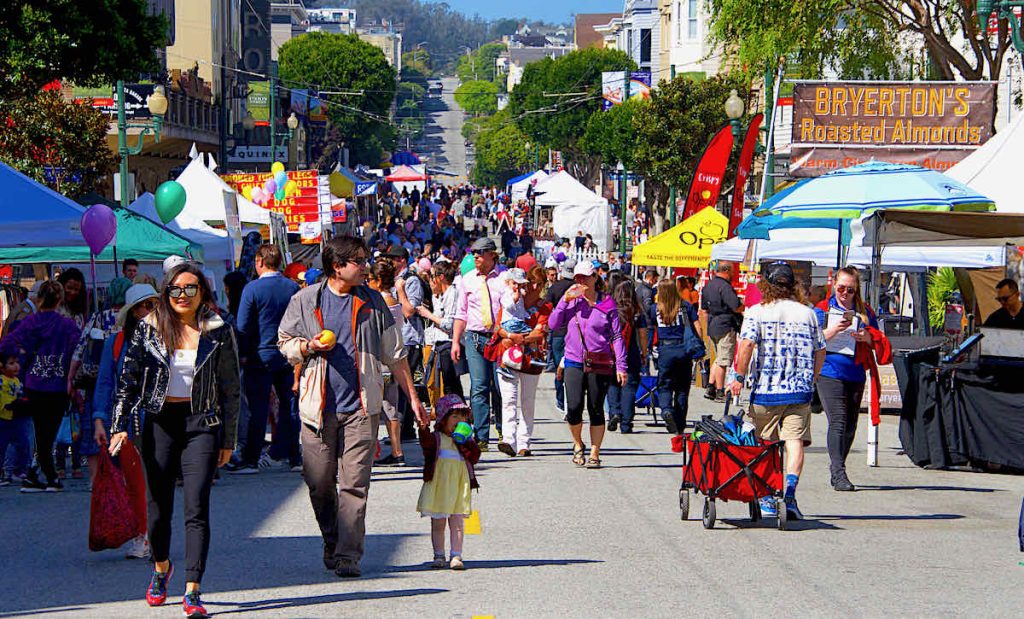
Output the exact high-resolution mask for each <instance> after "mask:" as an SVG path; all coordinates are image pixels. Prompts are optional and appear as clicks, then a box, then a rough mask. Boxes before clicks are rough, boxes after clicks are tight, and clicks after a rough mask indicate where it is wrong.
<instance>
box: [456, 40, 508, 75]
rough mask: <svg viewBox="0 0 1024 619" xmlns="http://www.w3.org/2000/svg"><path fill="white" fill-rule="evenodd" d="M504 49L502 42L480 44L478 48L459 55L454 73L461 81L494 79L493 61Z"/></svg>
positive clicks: (494, 66)
mask: <svg viewBox="0 0 1024 619" xmlns="http://www.w3.org/2000/svg"><path fill="white" fill-rule="evenodd" d="M505 49H506V47H505V44H504V43H488V44H486V45H481V46H480V49H478V50H476V51H474V52H471V53H468V54H466V55H464V56H460V57H459V61H458V63H457V64H456V65H455V74H456V75H457V76H459V79H461V80H462V81H464V82H466V81H470V80H485V81H488V82H493V81H495V79H496V75H495V73H496V70H497V67H496V65H495V61H497V59H498V56H500V55H501V54H502V52H504V51H505Z"/></svg>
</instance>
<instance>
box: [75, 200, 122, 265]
mask: <svg viewBox="0 0 1024 619" xmlns="http://www.w3.org/2000/svg"><path fill="white" fill-rule="evenodd" d="M115 234H117V215H114V211H112V210H110V207H109V206H107V205H105V204H93V205H92V206H90V207H89V208H88V209H86V211H85V212H84V213H82V238H84V239H85V242H86V244H87V245H89V251H91V252H92V253H93V255H94V256H97V255H99V253H100V252H101V251H103V248H104V247H106V246H107V244H109V243H110V242H111V241H113V240H114V235H115Z"/></svg>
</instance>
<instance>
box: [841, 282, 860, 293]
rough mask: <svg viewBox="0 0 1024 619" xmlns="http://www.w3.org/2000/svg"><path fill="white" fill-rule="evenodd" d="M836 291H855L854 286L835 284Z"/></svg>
mask: <svg viewBox="0 0 1024 619" xmlns="http://www.w3.org/2000/svg"><path fill="white" fill-rule="evenodd" d="M836 292H838V293H839V294H846V293H847V292H857V288H856V287H855V286H843V285H842V284H840V285H838V286H836Z"/></svg>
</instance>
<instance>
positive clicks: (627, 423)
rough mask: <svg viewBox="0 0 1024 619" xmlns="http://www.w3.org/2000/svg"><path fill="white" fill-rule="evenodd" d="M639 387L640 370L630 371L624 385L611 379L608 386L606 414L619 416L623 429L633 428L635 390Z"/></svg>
mask: <svg viewBox="0 0 1024 619" xmlns="http://www.w3.org/2000/svg"><path fill="white" fill-rule="evenodd" d="M639 387H640V372H630V373H629V380H627V381H626V386H625V387H623V386H621V385H619V383H618V381H615V380H613V381H612V383H611V386H610V387H609V388H608V416H609V417H616V416H618V417H620V418H621V422H620V423H621V425H622V429H623V430H632V429H633V416H634V414H635V413H636V390H637V389H638V388H639Z"/></svg>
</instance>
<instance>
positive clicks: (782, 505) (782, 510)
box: [775, 499, 789, 531]
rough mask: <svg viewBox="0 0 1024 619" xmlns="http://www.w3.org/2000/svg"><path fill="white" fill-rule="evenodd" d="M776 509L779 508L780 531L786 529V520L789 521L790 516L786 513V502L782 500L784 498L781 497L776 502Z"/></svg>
mask: <svg viewBox="0 0 1024 619" xmlns="http://www.w3.org/2000/svg"><path fill="white" fill-rule="evenodd" d="M775 509H777V510H778V512H779V530H780V531H785V530H786V521H787V519H788V516H789V515H788V514H787V513H786V502H785V501H784V500H782V499H779V500H778V501H776V503H775Z"/></svg>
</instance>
